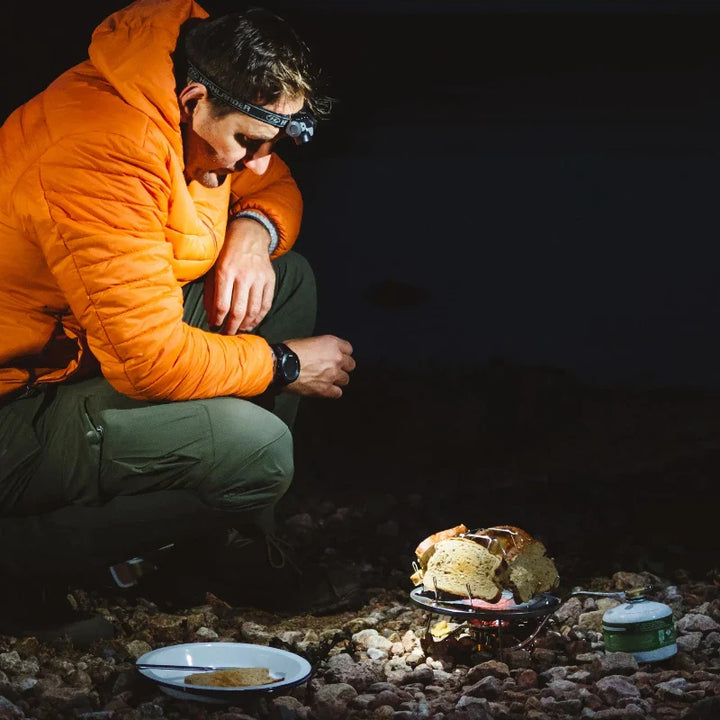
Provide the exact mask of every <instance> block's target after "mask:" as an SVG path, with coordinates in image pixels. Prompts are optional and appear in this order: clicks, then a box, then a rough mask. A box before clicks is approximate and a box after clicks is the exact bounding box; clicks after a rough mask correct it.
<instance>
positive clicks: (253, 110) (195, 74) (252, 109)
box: [187, 63, 291, 128]
mask: <svg viewBox="0 0 720 720" xmlns="http://www.w3.org/2000/svg"><path fill="white" fill-rule="evenodd" d="M187 74H188V77H190V78H192V79H193V80H195V81H196V82H199V83H202V84H203V85H205V87H206V88H207V89H208V90H209V91H210V93H211V94H212V95H214V96H215V97H216V98H218V99H219V100H222V101H223V102H224V103H227V104H228V105H230V107H234V108H235V109H236V110H239V111H240V112H241V113H244V114H245V115H249V116H250V117H252V118H255V119H256V120H260V121H261V122H264V123H267V124H268V125H273V126H274V127H277V128H284V127H285V126H286V125H287V124H288V123H289V122H290V119H291V118H290V115H281V114H280V113H275V112H272V111H271V110H266V109H265V108H262V107H260V106H259V105H253V104H252V103H249V102H246V101H245V100H238V99H237V98H235V97H233V96H232V95H231V94H230V93H229V92H226V91H225V90H223V89H222V88H221V87H220V86H219V85H217V84H215V83H214V82H213V81H212V80H210V78H208V77H206V76H205V75H203V74H202V73H201V72H200V71H199V70H198V69H197V68H196V67H195V66H194V65H192V64H191V63H188V70H187Z"/></svg>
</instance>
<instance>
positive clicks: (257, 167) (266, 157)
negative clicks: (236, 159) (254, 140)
mask: <svg viewBox="0 0 720 720" xmlns="http://www.w3.org/2000/svg"><path fill="white" fill-rule="evenodd" d="M244 164H245V167H246V168H249V169H250V170H252V172H254V173H255V174H256V175H264V174H265V172H266V170H267V169H268V167H269V165H270V153H265V154H261V153H255V154H254V155H253V156H252V159H250V160H248V159H246V160H245V161H244Z"/></svg>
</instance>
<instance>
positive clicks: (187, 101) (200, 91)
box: [178, 82, 208, 122]
mask: <svg viewBox="0 0 720 720" xmlns="http://www.w3.org/2000/svg"><path fill="white" fill-rule="evenodd" d="M207 97H208V91H207V88H206V87H205V86H204V85H203V84H202V83H198V82H191V83H188V84H187V85H186V86H185V87H184V88H183V89H182V90H181V91H180V92H179V93H178V105H179V106H180V121H181V122H190V120H191V119H192V116H193V113H194V112H195V107H196V106H197V104H198V101H199V100H202V99H204V98H207Z"/></svg>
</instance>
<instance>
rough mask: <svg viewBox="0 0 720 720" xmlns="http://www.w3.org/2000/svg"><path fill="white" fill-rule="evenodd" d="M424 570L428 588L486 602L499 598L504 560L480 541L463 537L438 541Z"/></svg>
mask: <svg viewBox="0 0 720 720" xmlns="http://www.w3.org/2000/svg"><path fill="white" fill-rule="evenodd" d="M432 547H433V552H432V554H431V555H430V557H429V559H428V561H427V567H425V572H424V573H423V586H424V587H425V588H426V589H427V590H435V589H437V590H440V591H442V592H447V593H452V594H453V595H463V596H467V594H468V586H469V589H470V594H471V595H472V596H473V597H474V598H481V599H482V600H486V601H488V602H496V601H497V600H499V599H500V595H501V593H502V587H501V585H500V582H501V578H502V574H503V569H502V567H501V566H502V565H503V559H502V557H500V556H498V555H494V554H493V553H491V552H490V551H489V550H487V549H486V548H484V547H483V546H482V545H480V543H477V542H475V541H474V540H470V539H468V538H462V537H452V538H449V539H447V540H441V541H440V542H437V543H435V544H434V545H433V546H432Z"/></svg>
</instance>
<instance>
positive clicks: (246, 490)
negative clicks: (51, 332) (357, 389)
mask: <svg viewBox="0 0 720 720" xmlns="http://www.w3.org/2000/svg"><path fill="white" fill-rule="evenodd" d="M273 266H274V268H275V273H276V277H277V282H276V288H275V297H274V299H273V305H272V309H271V310H270V312H269V313H268V314H267V316H266V317H265V319H264V320H263V322H262V323H261V324H260V326H258V328H257V329H256V331H255V332H257V333H258V334H259V335H262V336H263V337H265V338H266V339H267V340H268V341H269V342H279V341H281V340H285V339H288V338H292V337H307V336H309V335H312V332H313V326H314V323H315V311H316V290H315V279H314V276H313V273H312V270H311V268H310V266H309V265H308V263H307V261H306V260H305V259H304V258H303V257H302V256H300V255H298V254H297V253H294V252H289V253H287V254H286V255H284V256H283V257H281V258H279V259H277V260H275V261H274V262H273ZM184 296H185V311H184V319H185V321H186V322H187V323H189V324H191V325H193V326H196V327H204V328H205V329H208V328H207V318H206V315H205V311H204V308H203V282H202V280H199V281H197V282H195V283H191V284H190V285H188V286H187V287H186V288H185V289H184ZM297 402H298V398H297V396H294V395H290V394H287V393H284V394H280V395H276V396H273V395H271V394H269V393H266V394H265V395H263V396H260V397H259V398H253V399H252V400H244V399H240V398H235V397H217V398H212V399H209V400H190V401H185V402H146V401H138V400H133V399H131V398H128V397H127V396H125V395H121V394H120V393H118V392H116V391H115V390H114V389H113V388H112V387H111V386H110V384H109V383H108V382H107V381H106V380H105V379H104V378H103V377H94V378H90V379H86V380H83V381H80V382H75V383H65V384H61V385H58V386H52V387H47V388H45V389H44V390H43V391H42V392H40V393H38V394H36V395H34V396H32V397H27V398H23V399H18V400H14V401H12V402H11V403H9V404H7V405H5V406H4V407H1V408H0V574H8V575H16V576H20V575H24V576H26V575H29V574H30V575H32V574H38V575H46V576H47V575H55V576H68V575H75V574H82V573H83V572H90V571H94V570H97V569H99V568H101V567H103V566H108V565H111V564H114V563H117V562H122V561H123V560H126V559H128V558H131V557H133V556H134V555H141V554H143V553H144V552H149V551H153V550H156V549H158V548H160V547H161V546H163V545H166V544H169V543H171V542H182V541H192V540H193V539H194V538H202V537H204V536H206V535H208V534H210V533H214V532H216V531H217V530H218V529H220V528H223V527H230V526H233V527H244V528H248V529H250V528H259V529H260V530H269V529H271V524H272V515H273V508H274V506H275V503H276V502H277V501H278V500H279V499H280V498H281V497H282V495H283V494H284V493H285V492H286V490H287V489H288V487H289V485H290V482H291V480H292V474H293V446H292V435H291V432H290V428H291V427H292V424H293V422H294V419H295V413H296V411H297Z"/></svg>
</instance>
